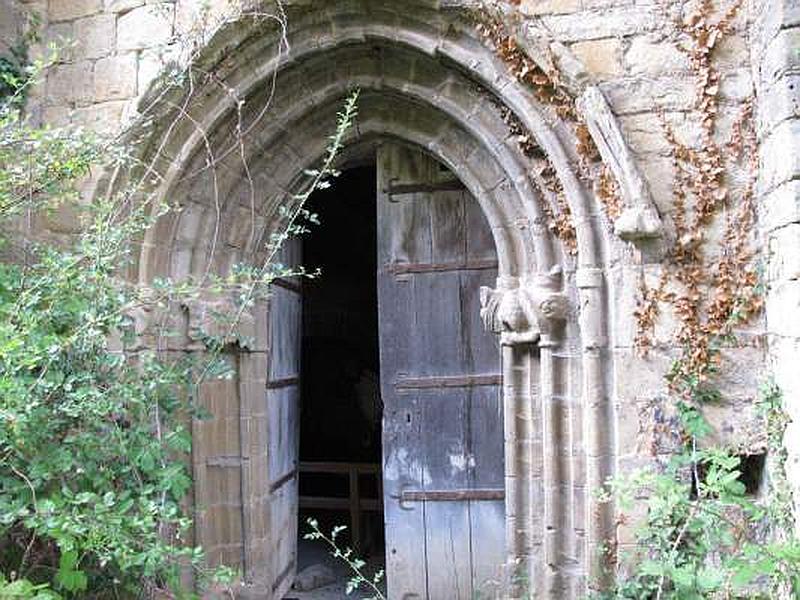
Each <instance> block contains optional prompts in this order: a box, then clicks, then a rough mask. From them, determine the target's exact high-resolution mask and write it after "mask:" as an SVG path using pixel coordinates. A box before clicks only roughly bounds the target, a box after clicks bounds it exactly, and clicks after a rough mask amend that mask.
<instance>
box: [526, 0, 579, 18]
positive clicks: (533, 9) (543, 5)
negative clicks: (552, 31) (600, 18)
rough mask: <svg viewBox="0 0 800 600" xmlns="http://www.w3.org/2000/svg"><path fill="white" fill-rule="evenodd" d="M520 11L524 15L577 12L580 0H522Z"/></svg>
mask: <svg viewBox="0 0 800 600" xmlns="http://www.w3.org/2000/svg"><path fill="white" fill-rule="evenodd" d="M519 8H520V11H521V12H522V13H523V14H526V15H559V14H569V13H574V12H578V11H579V10H581V9H582V6H581V0H522V4H520V7H519Z"/></svg>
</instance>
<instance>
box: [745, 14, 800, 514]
mask: <svg viewBox="0 0 800 600" xmlns="http://www.w3.org/2000/svg"><path fill="white" fill-rule="evenodd" d="M754 41H755V44H754V45H753V72H754V73H755V75H756V81H757V89H758V117H757V122H758V133H759V141H760V149H761V152H760V156H759V167H760V181H759V197H760V198H759V204H760V210H761V228H762V232H763V234H762V235H763V238H762V239H763V243H764V248H763V260H764V261H765V262H766V264H767V265H768V267H767V279H768V282H769V293H768V296H767V304H766V318H767V335H768V339H769V359H770V361H769V367H768V370H769V371H771V372H772V374H773V375H774V378H775V382H776V383H777V384H778V386H780V388H781V390H782V392H783V396H784V401H785V404H786V408H787V410H788V412H789V416H790V418H791V419H792V423H790V425H789V427H788V428H787V431H786V437H785V443H786V449H787V451H788V453H789V458H788V462H787V471H788V475H789V479H790V481H791V482H792V485H793V489H794V493H795V516H796V517H797V516H800V370H798V365H800V318H798V307H800V187H799V186H798V181H797V180H798V177H800V159H799V158H798V156H800V77H799V76H798V73H800V54H799V53H798V48H800V6H799V5H798V4H797V3H796V2H792V1H790V0H786V1H784V0H767V1H765V2H764V3H763V6H762V7H761V11H760V13H759V15H758V21H757V27H756V29H755V35H754Z"/></svg>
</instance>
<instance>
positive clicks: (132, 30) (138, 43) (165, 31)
mask: <svg viewBox="0 0 800 600" xmlns="http://www.w3.org/2000/svg"><path fill="white" fill-rule="evenodd" d="M171 37H172V18H171V16H170V15H165V14H163V13H162V12H159V11H157V10H156V9H155V8H154V7H153V6H141V7H139V8H134V9H133V10H131V11H130V12H127V13H125V14H124V15H122V16H120V17H119V19H118V20H117V48H118V49H119V50H142V49H144V48H154V47H156V46H159V45H162V44H166V43H167V42H168V41H169V40H170V38H171Z"/></svg>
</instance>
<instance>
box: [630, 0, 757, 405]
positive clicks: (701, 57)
mask: <svg viewBox="0 0 800 600" xmlns="http://www.w3.org/2000/svg"><path fill="white" fill-rule="evenodd" d="M740 6H741V0H736V2H735V3H734V4H733V5H732V6H731V7H730V8H729V9H728V10H727V11H726V12H725V13H724V14H723V16H722V17H721V18H719V19H717V20H714V19H712V16H713V15H712V13H713V7H712V5H711V2H710V1H708V0H701V1H700V2H699V4H698V5H697V8H696V10H695V11H693V12H691V13H690V14H689V15H688V16H687V17H686V19H685V20H684V23H683V24H682V26H681V30H682V31H683V33H684V34H685V35H686V39H687V41H688V47H687V48H685V50H686V52H687V53H688V54H689V57H690V60H691V67H692V71H693V72H694V74H695V78H696V89H697V102H696V108H697V117H698V121H699V122H698V124H699V127H700V129H701V132H702V135H701V143H700V145H699V147H698V148H691V147H689V146H687V145H685V144H682V143H681V142H679V141H678V139H677V137H676V135H675V133H674V131H673V130H672V128H671V127H670V126H669V124H668V123H667V121H666V119H665V118H663V116H662V119H661V120H662V126H663V128H664V131H665V135H666V138H667V141H668V142H669V144H670V147H671V155H672V163H673V167H674V171H675V181H674V184H673V205H674V215H673V221H674V224H675V230H676V242H675V245H674V247H673V248H672V250H671V252H670V254H669V257H668V261H667V264H666V265H665V267H664V272H663V276H662V278H661V280H660V281H659V284H658V285H657V286H656V287H655V288H652V289H645V290H644V291H643V293H642V300H641V302H640V306H639V309H638V311H637V313H636V316H637V320H638V332H637V340H636V341H637V346H638V347H639V348H640V349H641V350H643V351H645V352H646V351H647V349H648V348H649V347H650V346H651V344H652V341H651V334H652V330H653V326H654V324H655V321H656V319H657V318H658V306H659V303H669V304H670V305H671V306H672V308H673V310H674V312H675V315H676V318H677V320H678V325H677V331H676V332H675V341H676V342H677V344H678V345H679V346H680V347H681V349H682V356H681V359H680V360H679V361H678V363H677V364H676V365H675V370H674V372H673V373H672V376H671V381H672V382H673V387H674V388H675V389H676V390H679V391H683V392H684V393H685V391H686V389H687V388H686V386H685V385H684V386H682V385H680V383H681V382H686V381H693V382H696V383H699V384H701V385H702V384H703V383H705V382H707V381H708V379H709V378H710V377H711V376H712V374H713V373H714V372H715V371H716V369H717V367H718V362H719V351H718V346H719V343H720V342H721V341H724V340H730V339H731V338H732V336H733V333H734V329H735V326H736V325H737V324H740V323H742V322H745V321H747V320H748V319H750V318H751V317H752V316H753V315H755V314H756V313H757V312H758V311H759V310H760V308H761V299H760V293H759V279H758V275H757V273H756V271H755V268H754V266H753V251H752V238H753V221H754V214H753V186H754V179H755V173H756V166H757V165H756V163H755V161H756V157H757V147H756V141H755V132H754V131H753V128H752V103H751V102H747V103H745V105H744V107H743V109H742V111H741V114H740V116H739V119H738V120H737V122H736V124H735V126H734V127H733V130H732V134H731V137H730V139H729V140H728V142H727V143H726V144H724V146H721V145H720V144H719V143H717V142H716V140H715V132H716V126H717V122H718V117H719V81H720V75H719V72H718V71H717V70H716V69H715V67H714V64H713V50H714V48H715V47H716V46H717V45H718V43H719V41H720V40H721V39H722V38H723V36H724V35H725V34H727V33H729V31H730V29H731V23H732V21H733V19H734V17H735V16H736V14H737V12H738V10H739V7H740ZM742 168H744V169H745V170H746V172H747V174H748V184H747V185H746V186H745V187H744V189H740V190H738V191H736V192H732V191H731V190H730V189H729V188H728V186H727V185H726V180H728V179H729V178H730V176H731V175H732V173H733V171H734V170H736V169H742ZM731 207H733V208H734V209H735V210H733V211H732V212H731V213H730V214H728V215H727V223H726V228H725V232H724V234H723V236H722V239H721V240H717V241H716V242H715V246H716V250H717V252H716V256H712V257H709V254H710V252H709V250H710V249H709V246H710V245H711V242H710V241H709V240H708V237H709V232H710V230H711V227H712V226H713V224H714V222H715V221H716V220H717V219H718V218H719V216H720V215H721V214H723V213H724V212H725V211H727V210H729V209H731ZM670 283H673V284H674V285H671V286H670V285H668V284H670ZM668 287H670V288H674V289H675V290H677V291H672V292H669V293H668V292H667V291H666V290H667V288H668Z"/></svg>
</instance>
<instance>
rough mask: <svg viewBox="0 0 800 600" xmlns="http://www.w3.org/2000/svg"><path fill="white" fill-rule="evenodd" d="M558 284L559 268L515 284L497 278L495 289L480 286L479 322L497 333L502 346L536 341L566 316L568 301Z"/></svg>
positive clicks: (559, 279) (559, 280) (548, 333)
mask: <svg viewBox="0 0 800 600" xmlns="http://www.w3.org/2000/svg"><path fill="white" fill-rule="evenodd" d="M560 288H561V272H560V270H559V269H554V270H553V271H551V272H550V273H547V274H543V275H539V276H537V277H535V278H533V280H532V281H530V282H526V281H524V280H523V281H521V282H519V283H517V284H516V285H514V284H513V283H512V282H511V281H509V280H507V279H503V278H501V279H500V280H498V286H497V289H492V288H488V287H482V288H481V318H482V319H483V323H484V325H485V326H486V328H487V329H488V330H489V331H492V332H494V333H498V334H500V343H501V344H502V345H504V346H515V345H519V344H536V343H539V342H540V341H541V339H542V336H543V335H545V336H549V335H550V334H551V333H552V331H553V330H554V327H555V325H556V323H557V322H559V321H563V320H564V319H566V317H567V312H568V307H569V305H568V301H567V298H566V296H565V295H564V294H563V293H562V292H561V291H560Z"/></svg>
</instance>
